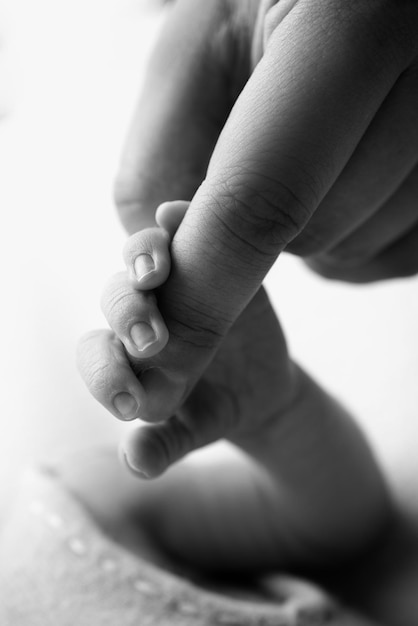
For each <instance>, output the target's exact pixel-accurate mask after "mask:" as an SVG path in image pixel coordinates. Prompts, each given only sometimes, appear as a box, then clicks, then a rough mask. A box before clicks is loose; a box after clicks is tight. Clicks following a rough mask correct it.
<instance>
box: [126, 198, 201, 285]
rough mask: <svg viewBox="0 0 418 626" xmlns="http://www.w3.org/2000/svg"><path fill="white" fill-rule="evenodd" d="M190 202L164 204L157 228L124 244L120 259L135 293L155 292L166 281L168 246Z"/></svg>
mask: <svg viewBox="0 0 418 626" xmlns="http://www.w3.org/2000/svg"><path fill="white" fill-rule="evenodd" d="M189 204H190V203H189V202H185V201H183V200H175V201H173V202H164V203H163V204H162V205H160V206H159V207H158V209H157V212H156V216H155V219H156V221H157V223H158V225H159V226H160V228H146V229H144V230H140V231H139V232H137V233H135V234H134V235H132V236H131V237H129V239H128V240H127V242H126V244H125V247H124V249H123V258H124V260H125V263H126V267H127V270H128V273H129V276H130V278H131V279H132V281H133V284H134V285H135V287H137V288H138V289H144V290H148V289H155V288H156V287H160V286H161V285H162V284H163V283H165V281H166V280H167V278H168V276H169V274H170V269H171V257H170V243H171V240H172V238H173V237H174V234H175V232H176V230H177V228H178V227H179V226H180V223H181V221H182V219H183V217H184V215H185V213H186V211H187V208H188V206H189Z"/></svg>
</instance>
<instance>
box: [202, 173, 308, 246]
mask: <svg viewBox="0 0 418 626" xmlns="http://www.w3.org/2000/svg"><path fill="white" fill-rule="evenodd" d="M215 188H216V189H217V192H216V197H217V205H218V207H219V211H218V212H217V217H218V219H219V220H220V221H221V222H222V223H223V227H224V228H225V229H228V230H229V232H230V234H231V235H232V236H233V238H235V239H239V240H240V241H241V242H242V243H243V244H244V245H245V246H247V247H248V248H249V249H250V251H251V250H252V251H254V252H256V253H257V254H258V255H261V256H268V257H271V256H277V254H278V252H280V251H281V250H282V249H283V248H284V247H285V246H286V245H287V244H288V243H289V242H290V241H292V240H293V239H294V238H295V237H296V235H297V234H298V233H299V232H300V230H301V228H303V226H304V224H305V223H306V222H307V220H308V219H309V216H310V210H309V208H308V207H307V205H306V204H305V203H304V201H303V200H302V199H301V198H300V196H299V195H298V194H297V193H296V192H295V191H293V190H292V189H291V187H290V186H288V185H286V184H285V183H283V182H281V181H280V180H277V179H276V178H272V177H269V176H268V175H265V174H263V175H261V174H258V175H254V174H251V173H249V172H248V173H246V172H245V171H242V170H241V171H240V172H239V173H238V174H236V175H234V174H232V175H230V176H229V178H228V179H225V180H224V181H223V183H221V185H219V184H217V185H216V187H215ZM219 190H221V192H220V191H219ZM213 195H214V194H213ZM219 198H220V199H221V200H222V199H223V198H225V204H226V205H227V206H228V207H229V210H228V211H227V213H225V210H224V209H221V207H220V201H219ZM224 215H226V217H224Z"/></svg>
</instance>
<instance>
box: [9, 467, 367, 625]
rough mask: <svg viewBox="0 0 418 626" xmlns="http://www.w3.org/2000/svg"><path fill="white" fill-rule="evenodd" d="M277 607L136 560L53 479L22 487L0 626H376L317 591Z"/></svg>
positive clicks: (290, 583)
mask: <svg viewBox="0 0 418 626" xmlns="http://www.w3.org/2000/svg"><path fill="white" fill-rule="evenodd" d="M274 588H275V590H276V591H275V595H274V594H273V597H272V599H271V600H269V601H268V602H266V601H253V599H252V598H251V600H250V599H246V598H245V597H244V598H243V599H241V598H240V599H234V598H231V597H228V596H226V595H223V594H221V593H214V592H208V591H207V590H205V589H203V588H200V587H199V586H197V585H196V584H193V583H191V582H189V581H188V580H186V579H182V578H181V577H178V576H176V575H174V574H171V573H168V572H166V571H164V570H162V569H159V568H158V567H155V566H154V565H152V564H150V563H148V562H147V561H145V560H142V559H140V558H138V557H137V556H134V555H132V554H130V553H129V552H128V551H127V550H125V549H123V548H121V546H119V545H118V544H116V543H114V542H112V541H111V540H110V539H109V538H108V537H107V536H106V535H104V534H103V533H102V532H101V530H100V529H99V528H98V527H97V526H96V525H95V524H94V522H93V521H92V519H91V518H90V517H89V515H88V514H87V513H86V511H85V510H84V509H83V508H82V506H81V505H80V504H79V503H78V502H77V501H76V500H75V499H74V498H73V497H72V496H71V495H70V494H69V493H68V492H67V491H66V490H65V489H64V488H63V487H62V485H61V484H60V482H59V481H57V480H56V479H55V478H54V477H53V476H52V475H49V474H48V473H47V472H40V471H32V472H30V473H28V474H27V475H26V476H25V478H24V481H23V484H22V488H21V490H20V493H19V495H18V497H17V499H16V502H15V504H14V507H13V510H12V514H11V516H10V517H9V519H8V522H7V525H6V527H5V528H4V529H3V531H2V533H1V536H0V624H1V626H115V624H118V625H121V626H320V625H322V624H324V625H325V624H327V625H328V626H372V625H371V622H367V621H364V620H363V619H361V618H359V617H358V616H355V615H354V614H352V613H351V612H348V611H346V610H344V609H342V608H341V607H337V606H336V605H335V603H333V602H332V601H331V600H330V599H329V597H328V596H327V595H326V594H324V593H322V591H320V590H319V589H317V588H316V587H314V586H312V585H310V584H308V583H305V582H303V581H298V580H295V579H292V578H288V577H278V578H277V581H275V587H274Z"/></svg>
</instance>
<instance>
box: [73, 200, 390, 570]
mask: <svg viewBox="0 0 418 626" xmlns="http://www.w3.org/2000/svg"><path fill="white" fill-rule="evenodd" d="M187 206H188V205H187V203H184V202H175V203H165V204H164V205H162V206H161V207H160V208H159V209H158V211H157V222H158V223H159V224H160V226H161V228H152V229H147V230H143V231H140V232H138V233H136V234H135V235H133V236H132V237H131V238H130V239H129V240H128V242H127V244H126V246H125V250H124V257H125V261H126V265H127V268H128V270H127V273H121V274H118V275H116V276H115V277H113V278H112V279H111V281H110V283H109V284H108V287H107V289H106V291H105V294H104V296H103V309H104V311H105V314H106V316H107V319H108V321H109V323H110V325H111V327H112V328H113V331H114V332H113V333H112V332H110V331H97V332H95V333H91V334H89V335H87V336H86V337H85V338H84V340H83V341H82V343H81V346H80V354H79V363H80V369H81V372H82V374H83V376H84V378H85V380H86V382H87V385H88V386H89V388H90V390H91V391H92V393H93V395H95V397H96V398H97V399H98V400H99V401H100V402H101V403H102V404H104V406H106V407H107V408H108V409H109V410H110V411H111V412H112V413H113V414H114V415H116V416H117V417H119V418H121V419H125V420H130V419H134V418H137V417H139V418H143V419H145V420H146V421H150V422H154V423H152V424H145V425H143V426H141V427H140V428H138V429H137V430H135V431H130V432H129V433H128V435H127V437H126V438H125V441H124V442H123V444H122V451H123V453H124V456H125V459H126V462H127V464H128V466H129V467H130V468H131V469H132V470H133V471H134V472H135V473H136V474H138V475H142V476H144V477H155V476H158V475H160V474H162V473H163V472H164V471H165V470H166V469H167V468H168V467H169V466H170V465H172V464H173V463H174V462H176V461H178V460H179V459H180V458H182V457H183V456H185V455H186V454H187V453H189V452H191V451H193V450H195V449H197V448H199V447H201V446H204V445H206V444H208V443H210V442H213V441H216V440H218V439H221V438H227V439H230V440H231V441H232V442H233V443H235V444H237V445H239V446H240V447H241V448H242V449H243V450H244V451H245V452H247V453H248V454H249V455H250V457H251V458H252V459H253V460H256V461H257V463H256V464H253V463H250V464H249V465H248V464H247V465H245V468H244V467H241V468H238V474H236V473H234V472H233V471H229V470H228V472H226V473H225V485H224V487H225V488H223V487H222V489H221V487H220V486H219V485H218V486H217V487H216V489H215V491H214V493H213V494H212V495H213V498H214V502H212V501H211V498H212V496H211V495H208V492H207V489H206V487H205V485H203V488H202V489H201V488H200V487H199V489H198V491H199V494H200V495H198V496H197V497H196V501H197V502H201V504H202V507H201V509H202V510H201V511H200V508H199V506H197V510H198V511H199V513H196V511H195V510H194V509H193V507H195V509H196V506H195V504H196V503H194V504H193V506H192V505H191V504H190V506H191V507H192V509H193V510H194V512H193V513H191V512H190V511H189V505H187V506H186V505H185V504H182V505H181V507H179V506H178V503H179V502H180V498H179V496H178V494H177V496H176V498H174V500H173V501H171V500H170V502H172V504H173V510H171V509H170V515H169V517H168V518H169V519H170V520H171V521H172V522H173V520H174V522H173V526H172V530H171V531H170V536H171V535H172V534H173V532H174V531H173V528H174V529H175V528H177V529H178V531H179V532H180V533H183V531H184V528H185V525H186V526H187V525H188V524H189V523H192V522H191V520H195V519H196V515H199V516H200V515H203V521H202V524H203V523H204V524H206V525H209V526H210V528H211V530H210V533H213V532H215V530H214V529H216V533H215V534H216V538H215V537H214V538H213V542H214V543H216V542H218V539H219V541H220V548H219V549H222V550H223V549H224V548H223V547H222V546H223V544H224V542H223V540H221V538H222V534H223V532H224V530H225V529H226V528H229V530H228V533H229V534H230V535H231V537H232V536H233V540H232V538H230V539H229V540H228V541H229V543H230V544H231V546H232V547H231V550H232V552H233V555H234V556H232V554H231V553H229V552H228V554H229V557H228V558H230V557H231V558H233V560H234V562H236V559H237V558H238V557H237V554H242V555H243V556H245V555H246V556H245V559H246V560H247V561H248V564H249V563H250V561H251V563H254V560H253V556H251V558H250V557H249V555H248V554H247V552H248V551H247V552H245V551H244V552H242V546H241V541H242V540H243V538H244V539H245V542H246V541H247V540H248V542H249V543H250V544H251V545H254V548H255V554H256V555H257V554H259V555H260V558H261V561H262V562H263V563H264V564H267V563H269V564H270V565H271V563H272V562H273V563H275V564H277V563H279V564H282V563H283V562H284V561H286V562H288V563H292V564H295V563H301V562H302V563H303V562H305V563H308V562H309V563H312V562H314V563H318V562H319V563H321V562H323V561H324V560H325V561H326V560H328V558H329V557H330V558H331V560H332V559H333V558H334V556H335V555H340V554H341V553H343V554H347V553H348V554H350V552H351V550H356V549H357V548H358V546H362V545H364V544H365V543H367V541H368V540H369V539H370V537H371V536H373V534H374V533H375V532H376V531H377V530H378V529H379V528H380V527H381V525H382V523H383V522H384V521H385V519H386V512H387V510H389V507H388V504H387V496H386V491H385V487H384V483H383V480H382V477H381V475H380V473H379V470H378V468H377V467H376V464H375V462H374V459H373V457H372V455H371V453H370V450H369V449H368V447H367V444H366V443H365V441H364V439H363V437H362V435H361V433H360V431H359V430H358V428H357V427H356V425H355V423H354V422H353V421H352V419H351V418H350V416H349V415H347V414H346V412H345V411H344V409H342V407H340V406H339V405H338V404H337V403H336V402H335V401H334V400H333V399H332V398H330V397H329V396H328V395H327V394H326V393H325V392H324V391H322V390H321V389H320V388H319V387H318V386H317V385H316V384H315V383H314V382H313V381H312V380H310V379H309V377H308V376H307V375H306V374H304V373H303V372H302V371H301V370H300V368H298V367H297V366H296V365H295V364H294V363H293V362H292V361H291V359H290V358H289V355H288V352H287V348H286V343H285V339H284V336H283V333H282V331H281V328H280V325H279V322H278V320H277V317H276V315H275V313H274V312H273V310H272V308H271V306H270V303H269V301H268V298H267V296H266V294H265V292H264V291H263V290H260V291H259V292H258V293H257V294H256V296H255V297H254V298H253V300H252V301H251V302H250V303H249V305H248V306H247V308H246V309H245V310H244V311H243V313H242V314H241V315H240V317H239V318H238V319H237V321H236V322H235V324H234V325H233V326H232V328H231V329H230V331H229V333H228V334H227V335H226V336H225V338H224V340H223V342H222V344H221V347H220V349H219V350H218V352H217V353H216V355H215V357H214V358H213V360H212V361H211V362H210V363H209V364H208V367H207V369H206V371H205V372H204V375H203V377H201V378H200V380H198V381H197V382H196V383H195V384H194V386H193V389H190V387H188V386H187V385H185V384H184V381H185V380H188V381H190V380H193V377H192V376H191V374H190V369H189V370H186V373H187V372H188V375H189V378H188V379H187V377H186V378H185V377H184V368H183V364H182V362H181V361H180V360H179V361H178V362H177V363H176V362H171V363H170V362H169V367H167V365H166V362H165V360H164V357H165V350H164V349H163V348H164V346H165V345H166V343H167V339H168V338H169V334H168V330H167V328H166V326H165V324H164V320H163V316H161V314H160V312H159V310H158V307H157V301H156V297H155V294H154V293H153V292H152V289H156V288H158V286H160V285H161V284H162V283H163V282H164V281H165V280H166V279H167V277H168V275H169V273H170V250H169V244H170V241H171V239H172V237H173V235H174V233H175V231H176V228H177V226H178V225H179V223H180V221H181V219H182V216H183V215H184V213H185V211H186V210H187ZM147 255H148V256H149V258H148V256H147ZM151 261H152V262H151ZM198 280H199V275H197V276H196V281H198ZM144 323H146V324H149V323H151V325H152V327H153V331H154V333H155V341H153V342H150V334H149V331H148V334H147V333H146V332H145V330H147V327H145V329H144V327H143V325H144ZM135 328H137V330H134V331H133V329H135ZM186 351H187V345H186ZM160 352H161V354H160ZM186 356H187V354H186ZM92 374H93V375H92ZM92 381H93V382H94V381H95V384H92ZM98 382H99V383H100V384H98ZM172 394H173V395H174V396H175V395H176V394H177V397H176V402H178V406H179V407H180V409H179V410H178V411H177V413H176V414H175V415H174V416H173V415H171V414H170V413H168V412H169V410H170V406H171V405H172V404H171V397H170V396H171V395H172ZM182 396H183V397H182ZM260 470H261V471H260ZM211 471H213V470H211ZM237 475H238V476H239V477H240V478H239V479H236V476H237ZM234 476H235V478H234ZM195 478H196V476H195V475H193V480H192V482H193V481H194V480H195ZM204 482H205V484H206V485H209V481H207V480H206V479H205V481H204ZM221 482H222V481H221ZM163 484H164V483H163ZM353 486H355V488H354V489H353ZM190 490H191V488H190V486H188V487H187V488H186V489H185V492H184V498H186V500H187V497H188V494H189V493H191V491H190ZM231 491H233V492H234V496H233V500H231V497H232V496H231ZM211 493H212V492H211ZM221 493H222V494H223V495H222V496H221ZM202 494H203V495H202ZM238 494H240V495H238ZM257 494H258V495H257ZM201 498H203V500H201ZM231 502H233V506H232V509H231V507H230V504H231ZM170 506H171V505H170ZM169 508H170V507H169ZM178 509H179V510H178ZM180 509H181V511H183V512H184V511H189V513H190V515H189V514H187V515H185V514H184V515H183V513H180ZM177 518H178V524H177V523H176V521H175V520H176V519H177ZM208 519H209V520H212V521H211V522H210V524H209V522H208ZM242 519H245V520H246V521H245V525H244V526H245V528H246V530H245V532H244V533H243V536H242V537H241V536H240V537H235V536H234V531H232V530H231V528H230V526H231V527H232V526H233V525H234V524H235V523H236V521H237V520H240V521H241V520H242ZM205 520H206V521H205ZM215 520H216V523H215ZM220 520H223V522H222V523H221V522H220ZM212 522H213V523H212ZM192 525H193V524H192ZM212 526H213V527H212ZM267 527H268V530H267ZM176 532H177V531H176ZM176 532H174V535H175V534H176ZM210 533H208V535H207V536H208V537H209V535H210ZM174 535H173V536H174ZM211 542H212V540H211ZM245 542H244V545H246V544H245ZM210 545H211V548H210V549H208V554H207V557H208V558H211V555H212V553H213V554H216V550H214V546H213V543H210ZM238 545H239V546H240V548H239V550H238ZM266 546H267V548H268V549H267V548H266ZM274 546H286V550H284V552H281V551H280V553H277V554H276V553H275V552H274V549H273V548H274ZM272 550H273V551H272ZM205 554H206V553H205ZM218 556H219V555H218ZM205 558H206V556H205ZM254 558H255V557H254ZM257 558H258V557H257ZM245 559H244V560H245Z"/></svg>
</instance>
